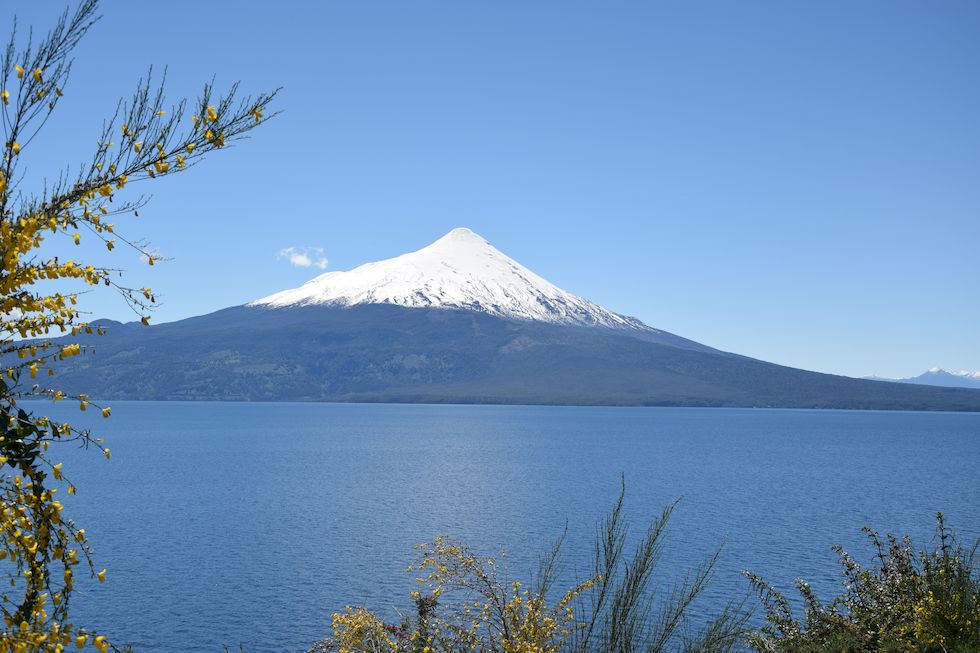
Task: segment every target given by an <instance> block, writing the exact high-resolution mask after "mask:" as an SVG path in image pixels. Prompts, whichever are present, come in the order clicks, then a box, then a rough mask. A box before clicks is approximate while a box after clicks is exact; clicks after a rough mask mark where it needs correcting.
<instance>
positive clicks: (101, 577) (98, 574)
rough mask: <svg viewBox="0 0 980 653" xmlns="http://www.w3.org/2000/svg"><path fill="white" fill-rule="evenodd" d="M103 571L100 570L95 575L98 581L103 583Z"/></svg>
mask: <svg viewBox="0 0 980 653" xmlns="http://www.w3.org/2000/svg"><path fill="white" fill-rule="evenodd" d="M105 571H106V570H105V569H103V570H102V571H100V572H99V573H97V574H96V576H97V577H98V579H99V582H100V583H104V582H105Z"/></svg>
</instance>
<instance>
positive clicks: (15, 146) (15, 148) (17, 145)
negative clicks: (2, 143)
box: [10, 143, 20, 154]
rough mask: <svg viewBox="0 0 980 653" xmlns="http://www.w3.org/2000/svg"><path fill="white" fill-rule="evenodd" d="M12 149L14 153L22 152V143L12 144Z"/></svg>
mask: <svg viewBox="0 0 980 653" xmlns="http://www.w3.org/2000/svg"><path fill="white" fill-rule="evenodd" d="M10 149H11V150H13V151H14V154H20V144H19V143H14V144H13V145H11V146H10Z"/></svg>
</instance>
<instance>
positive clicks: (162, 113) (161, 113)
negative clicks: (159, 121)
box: [157, 111, 167, 116]
mask: <svg viewBox="0 0 980 653" xmlns="http://www.w3.org/2000/svg"><path fill="white" fill-rule="evenodd" d="M157 115H158V116H165V115H167V112H166V111H157Z"/></svg>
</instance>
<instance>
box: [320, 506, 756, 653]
mask: <svg viewBox="0 0 980 653" xmlns="http://www.w3.org/2000/svg"><path fill="white" fill-rule="evenodd" d="M622 508H623V495H622V494H620V497H619V499H618V501H617V502H616V504H615V506H614V507H613V509H612V511H611V512H610V513H609V515H608V516H607V518H606V519H605V521H604V522H603V523H602V524H601V525H600V527H599V528H598V529H597V535H596V541H595V550H594V556H593V568H592V570H591V575H590V576H589V577H588V578H585V579H584V580H580V581H578V582H577V583H575V584H574V585H572V586H571V587H570V588H568V589H566V590H565V591H564V592H561V593H555V592H554V591H553V589H554V588H553V585H554V583H555V581H556V571H557V567H558V562H559V555H560V552H561V540H559V542H558V543H557V544H556V545H555V546H554V547H553V549H552V551H551V553H550V555H548V556H547V557H546V558H545V559H544V560H543V561H542V564H541V567H540V570H539V573H538V574H537V578H536V579H535V580H534V582H531V583H523V582H520V581H514V580H508V579H505V578H503V577H502V574H503V572H502V570H501V569H500V567H499V565H498V564H497V563H496V561H495V560H494V559H493V558H487V557H481V556H479V555H477V554H476V553H474V552H473V551H472V550H471V549H470V548H469V547H467V546H466V545H465V544H463V543H461V542H458V541H456V540H453V539H450V538H446V537H438V538H436V539H435V540H434V541H433V542H431V543H428V544H423V545H420V546H418V547H416V548H417V552H418V555H417V559H416V561H415V562H414V563H413V564H412V565H411V566H410V567H409V571H410V572H412V573H416V574H417V575H418V579H417V580H418V582H419V586H420V589H421V590H424V591H418V592H413V593H412V600H413V602H414V608H413V611H412V615H411V616H409V617H406V618H404V619H402V620H401V622H400V623H398V624H391V623H385V622H384V621H383V620H382V619H381V618H380V617H379V616H378V615H376V614H375V613H373V612H370V611H368V610H366V609H364V608H350V607H349V608H347V610H346V611H345V612H342V613H339V614H335V615H334V616H333V637H331V638H328V639H326V640H323V641H322V642H319V643H318V644H317V645H316V646H314V647H313V648H312V649H311V651H310V653H325V652H335V653H376V652H377V653H379V652H382V651H383V652H385V653H462V652H463V651H478V652H481V653H491V652H493V653H498V652H499V653H559V652H568V653H593V652H595V653H619V652H622V653H626V652H627V651H649V652H651V653H656V652H659V651H704V652H718V653H722V652H727V651H732V650H734V649H735V647H736V646H737V645H738V642H739V640H740V639H741V637H742V635H743V633H744V632H745V623H746V621H747V617H748V615H747V613H746V612H745V611H743V610H742V609H741V605H740V604H735V603H732V604H730V605H728V606H726V607H725V608H724V609H723V610H721V612H720V613H719V614H718V615H717V616H716V617H715V618H714V619H713V620H711V621H710V622H709V623H708V624H707V625H705V626H704V627H703V628H701V629H700V630H694V629H692V628H691V627H690V624H689V619H688V613H689V609H690V607H691V605H692V603H693V602H694V601H695V600H696V599H697V598H698V596H699V595H700V594H701V593H702V591H703V590H704V589H705V587H706V586H707V584H708V582H709V580H710V578H711V575H712V572H713V570H714V566H715V562H716V561H717V559H718V554H717V553H716V554H715V555H714V556H712V557H711V558H709V559H708V560H707V561H706V562H705V563H704V564H703V565H701V566H700V567H699V568H698V569H696V570H694V571H693V572H692V573H691V574H689V575H687V576H686V577H685V578H684V580H682V581H681V582H680V583H679V584H678V585H676V586H675V587H673V588H672V589H671V590H669V591H666V592H663V593H661V592H659V591H657V590H658V589H660V588H658V587H657V586H656V583H654V582H653V581H654V570H655V567H656V563H657V561H658V559H659V557H660V554H661V553H662V551H663V535H664V529H665V527H666V525H667V521H668V519H669V518H670V514H671V512H672V511H673V508H674V506H673V505H671V506H668V507H667V508H666V509H665V510H664V511H663V514H662V515H661V516H660V518H659V519H657V520H656V521H655V522H654V523H653V524H651V525H650V527H649V528H648V529H647V532H646V534H645V536H644V537H643V539H642V540H641V541H640V543H639V544H638V546H637V547H636V549H635V550H634V551H633V553H632V555H630V556H627V555H625V545H626V535H627V525H626V523H625V521H624V518H623V512H622ZM562 539H563V538H562Z"/></svg>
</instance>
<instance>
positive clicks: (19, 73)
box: [14, 64, 24, 79]
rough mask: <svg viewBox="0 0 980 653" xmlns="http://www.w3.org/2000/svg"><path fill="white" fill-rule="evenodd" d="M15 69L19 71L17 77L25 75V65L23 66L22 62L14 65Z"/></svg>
mask: <svg viewBox="0 0 980 653" xmlns="http://www.w3.org/2000/svg"><path fill="white" fill-rule="evenodd" d="M14 70H16V71H17V79H21V78H23V77H24V67H23V66H21V65H20V64H18V65H16V66H14Z"/></svg>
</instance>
